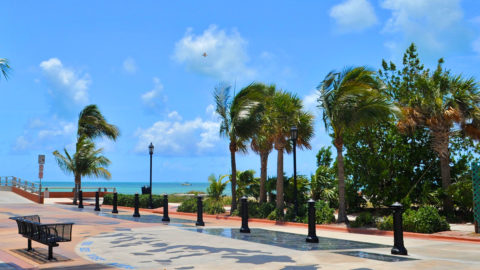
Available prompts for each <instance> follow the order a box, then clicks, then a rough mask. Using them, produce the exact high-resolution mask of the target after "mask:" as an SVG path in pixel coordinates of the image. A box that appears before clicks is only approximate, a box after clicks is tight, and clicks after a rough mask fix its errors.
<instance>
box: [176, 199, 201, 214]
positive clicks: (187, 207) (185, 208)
mask: <svg viewBox="0 0 480 270" xmlns="http://www.w3.org/2000/svg"><path fill="white" fill-rule="evenodd" d="M177 211H178V212H187V213H196V212H197V198H196V197H191V198H188V199H187V200H185V201H183V202H182V203H181V204H180V205H179V206H178V209H177Z"/></svg>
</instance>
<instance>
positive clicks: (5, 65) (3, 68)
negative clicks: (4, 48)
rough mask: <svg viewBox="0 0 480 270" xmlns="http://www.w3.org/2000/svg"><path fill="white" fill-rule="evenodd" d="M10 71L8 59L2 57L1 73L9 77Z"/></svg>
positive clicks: (0, 60)
mask: <svg viewBox="0 0 480 270" xmlns="http://www.w3.org/2000/svg"><path fill="white" fill-rule="evenodd" d="M9 72H10V66H9V65H8V59H6V58H0V73H2V75H3V77H4V78H5V79H8V73H9Z"/></svg>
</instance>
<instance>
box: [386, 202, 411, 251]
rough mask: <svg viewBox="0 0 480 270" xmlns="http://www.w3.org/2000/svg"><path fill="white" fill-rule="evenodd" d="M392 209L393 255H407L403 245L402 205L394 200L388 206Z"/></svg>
mask: <svg viewBox="0 0 480 270" xmlns="http://www.w3.org/2000/svg"><path fill="white" fill-rule="evenodd" d="M390 208H391V209H392V210H393V248H392V254H394V255H408V252H407V249H406V248H405V246H404V245H403V224H402V223H403V218H402V212H403V205H402V204H401V203H399V202H396V203H394V204H392V206H390Z"/></svg>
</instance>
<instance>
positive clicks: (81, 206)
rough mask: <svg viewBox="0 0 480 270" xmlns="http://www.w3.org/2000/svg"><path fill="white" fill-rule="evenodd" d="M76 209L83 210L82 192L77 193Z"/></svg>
mask: <svg viewBox="0 0 480 270" xmlns="http://www.w3.org/2000/svg"><path fill="white" fill-rule="evenodd" d="M78 201H79V203H78V208H83V191H81V190H80V191H79V192H78Z"/></svg>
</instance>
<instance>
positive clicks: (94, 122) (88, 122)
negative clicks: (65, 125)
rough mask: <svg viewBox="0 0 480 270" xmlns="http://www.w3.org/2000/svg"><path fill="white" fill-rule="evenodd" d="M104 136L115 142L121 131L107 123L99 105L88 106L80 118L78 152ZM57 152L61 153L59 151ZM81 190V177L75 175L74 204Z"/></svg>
mask: <svg viewBox="0 0 480 270" xmlns="http://www.w3.org/2000/svg"><path fill="white" fill-rule="evenodd" d="M102 136H105V137H107V138H109V139H112V140H114V141H115V140H116V139H117V138H118V136H120V131H119V130H118V128H117V127H116V126H114V125H112V124H109V123H108V122H107V120H106V119H105V117H104V116H103V114H102V113H101V112H100V110H99V109H98V107H97V105H95V104H92V105H88V106H86V107H85V108H84V109H83V110H82V111H81V112H80V114H79V116H78V130H77V152H78V151H79V149H81V148H79V147H82V145H83V144H87V141H89V142H91V143H92V145H91V146H92V147H94V146H95V144H93V141H92V140H93V139H95V138H98V137H102ZM55 152H56V153H59V152H58V151H55ZM55 152H54V155H55ZM65 153H66V151H65ZM66 154H67V153H66ZM67 156H68V155H67ZM59 165H60V163H59ZM60 167H61V165H60ZM81 188H82V181H81V177H79V175H75V188H74V193H73V194H74V195H73V203H74V204H76V203H77V197H78V191H80V190H81Z"/></svg>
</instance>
